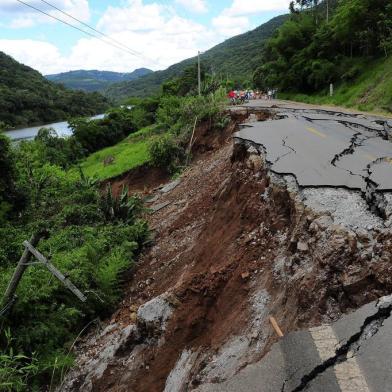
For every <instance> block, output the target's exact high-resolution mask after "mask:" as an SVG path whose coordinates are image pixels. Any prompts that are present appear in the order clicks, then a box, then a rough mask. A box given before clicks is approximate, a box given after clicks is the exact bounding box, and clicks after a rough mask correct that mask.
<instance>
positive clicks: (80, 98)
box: [0, 52, 108, 127]
mask: <svg viewBox="0 0 392 392" xmlns="http://www.w3.org/2000/svg"><path fill="white" fill-rule="evenodd" d="M107 107H108V101H107V99H106V98H104V97H103V96H102V95H100V94H98V93H91V94H87V93H84V92H82V91H71V90H67V89H65V88H64V87H63V86H61V85H58V84H55V83H52V82H50V81H48V80H47V79H45V78H44V77H43V76H42V75H41V74H40V73H39V72H37V71H35V70H34V69H32V68H30V67H27V66H25V65H23V64H20V63H18V62H17V61H15V60H14V59H13V58H12V57H10V56H8V55H6V54H5V53H3V52H0V123H3V126H4V124H5V126H6V127H15V126H25V125H35V124H45V123H50V122H54V121H58V120H64V119H66V118H68V117H75V116H89V115H93V114H97V113H102V111H104V110H105V109H106V108H107Z"/></svg>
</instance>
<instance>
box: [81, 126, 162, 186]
mask: <svg viewBox="0 0 392 392" xmlns="http://www.w3.org/2000/svg"><path fill="white" fill-rule="evenodd" d="M159 132H160V131H159V129H157V127H156V126H149V127H146V128H143V129H141V130H140V131H138V132H136V133H134V134H132V135H130V136H129V137H127V138H126V139H125V140H123V141H121V142H120V143H118V144H116V145H114V146H112V147H108V148H104V149H103V150H100V151H97V152H96V153H94V154H91V155H90V156H88V157H87V158H86V160H85V161H83V162H82V164H81V167H82V169H83V172H84V173H85V175H86V176H88V177H94V178H98V179H99V180H106V179H108V178H112V177H116V176H118V175H120V174H122V173H125V172H127V171H129V170H131V169H134V168H135V167H138V166H141V165H143V164H145V163H147V162H149V160H150V156H149V152H148V145H149V142H150V141H151V140H152V138H153V137H154V135H156V134H157V133H159ZM108 158H110V159H112V163H110V164H108V165H105V160H106V159H108Z"/></svg>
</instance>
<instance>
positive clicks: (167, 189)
mask: <svg viewBox="0 0 392 392" xmlns="http://www.w3.org/2000/svg"><path fill="white" fill-rule="evenodd" d="M263 104H264V105H265V103H263ZM251 105H260V106H261V104H260V103H258V102H252V104H251ZM272 105H276V102H273V104H272ZM289 105H290V107H288V105H284V104H283V105H281V104H280V103H279V107H275V108H268V109H266V108H262V107H256V108H252V107H250V108H249V107H247V108H243V107H237V108H234V109H232V110H230V111H229V112H228V116H230V121H231V122H230V125H229V126H228V127H227V128H225V129H224V130H222V128H221V127H217V128H213V127H211V123H206V124H203V125H202V126H200V127H199V128H197V129H196V132H195V135H196V137H195V139H196V140H197V143H199V150H197V151H203V153H201V155H200V156H199V159H197V160H195V161H194V162H193V163H192V166H191V167H190V168H189V169H188V170H187V171H186V172H185V173H184V174H183V175H182V176H181V178H180V179H178V180H176V181H174V182H172V183H170V184H168V185H166V186H163V184H162V187H158V188H154V189H151V191H149V198H148V200H149V207H150V208H151V211H153V213H152V215H149V216H148V220H149V222H150V226H151V227H152V228H153V230H154V234H155V235H154V241H153V243H152V244H151V247H150V248H149V249H147V250H146V253H145V254H144V255H143V257H142V258H141V260H140V261H139V262H138V265H137V267H136V269H135V271H134V274H133V276H132V277H131V279H130V281H129V282H127V286H128V287H127V289H126V294H125V295H124V300H123V302H122V303H121V305H120V307H119V309H118V310H117V311H116V312H115V313H114V314H113V315H112V317H111V319H110V320H107V322H106V323H105V324H104V327H105V328H102V329H98V330H96V331H91V333H90V334H89V336H88V337H87V338H85V339H84V340H83V341H82V342H81V343H80V344H79V345H78V347H77V350H76V354H77V359H76V366H75V367H74V369H72V371H71V372H70V373H69V374H68V375H67V377H66V379H65V380H64V382H63V384H62V386H61V387H60V388H59V391H62V392H71V391H72V392H74V391H75V392H76V391H77V392H81V391H83V392H88V391H94V392H107V391H113V392H125V391H135V392H144V391H151V392H162V391H165V392H185V391H197V392H215V391H225V392H230V391H236V392H240V391H246V392H253V391H255V392H256V391H257V392H260V391H262V392H281V391H283V392H294V391H295V392H297V391H313V392H324V391H325V392H340V391H343V392H351V391H354V390H355V392H368V391H372V392H385V391H389V390H390V388H389V385H390V384H391V381H392V380H391V376H390V375H391V372H390V370H391V369H390V363H391V359H392V358H391V353H392V347H391V343H390V339H389V335H390V332H391V330H392V329H391V328H392V326H391V323H392V317H390V316H391V311H392V304H391V299H390V298H389V297H386V298H384V299H383V300H382V301H380V300H379V299H380V298H381V297H383V296H388V295H390V294H391V293H392V263H391V260H392V229H391V227H392V225H391V223H392V208H391V205H392V198H391V195H392V193H391V192H389V191H387V190H386V189H388V188H387V187H386V185H385V184H386V182H384V185H383V184H378V183H374V184H373V181H374V179H373V177H372V176H371V175H370V174H369V172H372V170H373V169H374V167H371V168H370V169H368V168H367V166H368V165H369V164H366V165H365V168H366V170H365V171H364V167H361V171H364V173H365V174H359V175H356V174H355V173H354V172H352V173H351V170H349V171H347V170H344V169H341V168H340V167H338V166H340V164H342V163H343V162H344V160H345V159H346V158H351V155H353V156H354V155H355V153H356V152H360V151H362V150H361V149H362V147H363V146H362V145H363V144H365V143H366V142H368V141H369V142H370V141H373V142H374V141H377V143H380V145H383V146H384V147H385V146H389V144H388V143H389V142H387V139H388V137H389V124H388V123H387V122H386V120H384V119H381V118H371V117H369V116H363V115H351V114H349V115H347V114H346V113H338V112H333V111H332V110H331V111H330V110H325V109H320V108H309V107H307V106H300V105H295V104H293V103H290V104H289ZM269 106H271V104H270V103H269ZM280 106H281V107H280ZM308 118H311V119H312V122H311V124H312V126H309V128H312V131H311V130H306V129H305V130H303V129H302V128H301V129H300V128H299V126H298V124H308V123H310V121H309V120H308ZM320 118H322V119H320ZM328 118H329V119H328ZM330 118H332V120H331V119H330ZM259 121H265V122H264V123H261V122H259ZM285 121H292V123H293V124H296V125H295V127H294V126H293V127H291V128H290V127H288V128H287V129H283V130H281V129H280V128H279V127H276V126H275V124H284V123H285ZM318 121H321V122H324V123H325V122H326V123H328V124H330V127H332V128H333V129H332V130H329V129H328V128H325V129H324V128H322V127H321V126H319V125H320V124H318V125H317V122H318ZM243 123H245V124H246V125H245V128H243V129H242V131H241V129H240V128H239V124H243ZM334 124H337V125H336V127H335V126H334ZM348 124H349V125H348ZM271 127H272V129H273V130H274V131H273V132H271V131H266V132H264V133H263V131H264V130H269V129H271ZM346 128H347V130H346ZM351 128H353V129H351ZM252 129H253V131H254V135H253V136H254V137H253V136H252V133H250V135H251V136H252V138H250V137H249V138H247V139H245V138H243V135H244V132H250V131H251V130H252ZM256 130H259V132H256ZM338 130H339V132H338ZM290 131H293V132H294V131H298V134H299V135H300V138H303V139H304V140H305V138H306V140H305V141H304V142H303V143H297V144H295V142H296V141H295V140H294V135H295V134H294V133H293V134H292V135H293V136H291V137H287V138H285V136H290ZM267 132H269V134H268V135H269V137H268V138H266V137H265V136H266V135H267ZM284 132H286V133H285V136H283V137H282V134H283V133H284ZM233 134H235V135H236V137H235V138H234V143H233V139H232V135H233ZM321 134H323V135H325V137H323V136H321ZM260 135H264V138H263V137H261V136H260ZM332 135H333V136H332ZM239 136H242V137H239ZM256 138H257V139H256ZM310 138H314V139H312V140H314V141H315V140H317V141H318V143H316V142H313V144H311V142H309V141H308V140H307V139H310ZM326 139H328V142H327V140H326ZM329 139H331V140H329ZM255 140H256V141H255ZM323 142H325V143H326V144H325V146H323V145H322V143H323ZM320 145H321V147H320ZM335 147H336V148H335ZM313 148H315V149H316V150H315V151H313ZM385 148H387V147H385ZM374 150H375V151H374V152H373V153H374V154H376V155H377V157H378V156H379V151H377V149H374ZM298 151H300V154H303V156H306V154H305V152H307V153H309V154H312V155H311V156H313V159H312V160H308V163H307V164H309V165H313V166H315V167H316V168H317V170H318V171H320V173H321V174H322V176H320V178H321V179H323V181H319V184H321V185H315V184H310V185H304V183H301V181H299V180H298V178H301V173H300V171H298V173H297V169H298V166H299V165H301V164H302V165H303V167H305V169H306V165H304V164H303V163H301V161H298V160H297V161H295V162H296V163H297V165H293V164H290V162H291V161H290V158H291V159H292V158H293V157H295V156H298V155H299V153H298ZM317 151H318V152H319V153H317ZM272 152H274V153H275V155H274V156H272V155H271V153H272ZM319 156H320V157H322V159H323V161H322V162H323V163H320V159H318V157H319ZM386 157H387V155H386V156H385V158H386ZM307 158H308V157H307ZM375 158H376V157H375ZM287 159H288V161H287V162H286V160H287ZM304 159H305V158H304ZM285 162H286V167H285V170H284V171H282V173H278V171H277V170H275V169H276V167H278V165H280V164H283V163H285ZM372 162H373V161H372ZM373 166H377V164H376V163H375V164H374V165H373ZM388 168H389V167H388ZM354 169H355V170H356V169H357V168H354ZM305 173H306V172H305ZM331 173H332V174H331ZM335 173H339V179H340V180H339V181H336V179H335V177H334V174H335ZM297 174H298V177H297ZM336 175H337V174H336ZM351 177H354V178H351ZM356 177H358V178H356ZM370 177H372V179H371V178H370ZM130 178H132V176H130ZM329 178H332V180H333V181H334V182H333V181H328V179H329ZM305 179H306V178H305ZM313 179H314V181H318V180H319V177H317V176H316V175H313ZM355 181H357V183H355ZM331 182H332V183H331ZM343 182H345V184H344V185H342V183H343ZM129 185H131V186H132V183H130V184H129ZM383 187H384V188H383ZM369 304H370V305H369ZM270 317H273V318H274V319H275V320H276V321H277V323H278V325H279V327H280V328H281V330H282V331H283V333H284V334H285V336H284V338H283V339H279V338H278V337H277V335H276V333H275V331H274V329H273V328H272V326H271V323H270Z"/></svg>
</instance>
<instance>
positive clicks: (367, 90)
mask: <svg viewBox="0 0 392 392" xmlns="http://www.w3.org/2000/svg"><path fill="white" fill-rule="evenodd" d="M280 98H282V99H290V100H293V101H300V102H306V103H311V104H329V105H337V106H346V107H350V108H355V109H358V110H362V111H371V112H378V113H384V112H385V113H388V112H389V113H391V112H392V58H388V59H386V60H384V59H383V60H376V61H372V62H370V63H369V64H368V65H367V66H366V68H365V71H364V72H363V74H362V75H361V76H360V77H358V78H357V79H356V80H355V83H341V84H340V85H339V87H338V88H337V89H336V90H335V92H334V95H333V97H330V96H329V90H328V91H327V90H324V91H322V92H320V93H318V94H309V95H306V94H295V93H281V94H280Z"/></svg>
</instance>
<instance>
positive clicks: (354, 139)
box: [331, 132, 367, 167]
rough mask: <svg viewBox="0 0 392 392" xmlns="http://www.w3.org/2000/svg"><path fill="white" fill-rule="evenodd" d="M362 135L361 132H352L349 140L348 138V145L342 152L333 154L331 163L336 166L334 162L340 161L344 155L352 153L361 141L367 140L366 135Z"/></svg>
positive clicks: (360, 144)
mask: <svg viewBox="0 0 392 392" xmlns="http://www.w3.org/2000/svg"><path fill="white" fill-rule="evenodd" d="M360 136H363V135H362V133H361V132H357V133H354V135H353V136H352V138H351V140H350V145H349V146H348V147H347V148H345V149H344V150H343V151H342V152H340V153H338V154H335V156H334V157H333V159H332V161H331V164H332V165H333V166H335V167H337V166H336V162H338V161H340V159H342V158H343V157H344V156H346V155H352V154H354V152H355V149H356V148H357V147H360V146H362V143H363V142H364V141H365V140H367V137H362V138H361V137H360Z"/></svg>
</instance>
